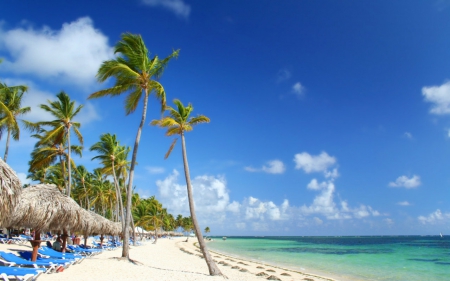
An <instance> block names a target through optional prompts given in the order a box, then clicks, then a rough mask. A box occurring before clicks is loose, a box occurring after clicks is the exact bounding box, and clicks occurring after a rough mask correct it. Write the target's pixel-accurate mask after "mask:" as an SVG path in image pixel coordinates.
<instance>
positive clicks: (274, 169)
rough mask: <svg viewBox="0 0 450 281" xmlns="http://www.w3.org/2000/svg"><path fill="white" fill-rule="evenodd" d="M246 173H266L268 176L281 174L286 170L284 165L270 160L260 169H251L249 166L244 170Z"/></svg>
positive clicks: (278, 161)
mask: <svg viewBox="0 0 450 281" xmlns="http://www.w3.org/2000/svg"><path fill="white" fill-rule="evenodd" d="M244 169H245V170H246V171H248V172H252V173H254V172H266V173H268V174H282V173H284V171H285V170H286V167H285V165H284V163H283V162H282V161H280V160H271V161H268V162H267V163H266V165H263V166H262V168H260V169H258V168H253V167H251V166H249V167H245V168H244Z"/></svg>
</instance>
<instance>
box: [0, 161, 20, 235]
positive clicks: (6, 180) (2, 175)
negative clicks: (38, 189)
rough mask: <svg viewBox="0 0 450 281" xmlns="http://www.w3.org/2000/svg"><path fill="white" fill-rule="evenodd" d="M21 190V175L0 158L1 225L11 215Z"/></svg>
mask: <svg viewBox="0 0 450 281" xmlns="http://www.w3.org/2000/svg"><path fill="white" fill-rule="evenodd" d="M21 191H22V184H21V182H20V180H19V177H18V176H17V175H16V173H15V172H14V171H13V170H12V169H11V168H10V167H9V166H8V164H6V163H5V162H4V161H3V160H2V159H0V225H2V226H4V225H5V222H6V220H7V218H9V217H10V215H11V213H12V210H14V207H15V206H16V204H17V202H18V196H19V194H20V193H21Z"/></svg>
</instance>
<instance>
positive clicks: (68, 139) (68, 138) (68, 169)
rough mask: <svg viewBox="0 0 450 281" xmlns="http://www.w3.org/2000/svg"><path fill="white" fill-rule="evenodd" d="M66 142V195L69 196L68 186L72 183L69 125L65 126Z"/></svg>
mask: <svg viewBox="0 0 450 281" xmlns="http://www.w3.org/2000/svg"><path fill="white" fill-rule="evenodd" d="M67 144H68V145H69V147H68V153H67V172H68V173H69V179H68V183H67V196H69V197H70V187H71V184H72V171H71V168H72V167H70V166H71V165H70V152H71V149H70V126H69V128H67Z"/></svg>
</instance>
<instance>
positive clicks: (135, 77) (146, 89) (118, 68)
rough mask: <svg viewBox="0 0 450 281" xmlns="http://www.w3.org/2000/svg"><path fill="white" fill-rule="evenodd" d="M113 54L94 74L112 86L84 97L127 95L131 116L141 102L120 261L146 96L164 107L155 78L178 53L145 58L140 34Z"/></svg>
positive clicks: (126, 248)
mask: <svg viewBox="0 0 450 281" xmlns="http://www.w3.org/2000/svg"><path fill="white" fill-rule="evenodd" d="M114 53H115V54H118V57H116V58H115V59H112V60H108V61H105V62H103V63H102V65H101V66H100V68H99V70H98V72H97V79H98V81H99V82H105V81H106V80H107V79H109V78H114V79H115V81H114V85H113V86H112V87H109V88H107V89H103V90H100V91H97V92H95V93H93V94H91V95H90V96H89V97H88V98H89V99H93V98H100V97H105V96H117V95H120V94H124V93H128V96H127V98H126V101H125V112H126V115H128V114H131V113H133V112H134V111H135V110H136V108H137V106H138V104H139V102H140V100H143V110H142V116H141V121H140V124H139V127H138V130H137V134H136V139H135V143H134V147H133V153H132V158H131V165H130V172H129V177H128V184H127V188H126V192H127V200H126V201H127V204H126V211H125V213H126V216H125V227H124V228H123V230H124V231H123V238H124V243H123V250H122V258H129V241H128V240H129V234H128V231H126V229H127V226H128V225H130V221H131V217H132V216H131V198H132V195H133V191H132V189H133V178H134V169H135V165H136V158H137V152H138V148H139V142H140V139H141V132H142V129H143V126H144V124H145V119H146V116H147V106H148V97H149V95H150V94H151V93H154V94H155V96H156V98H157V99H158V100H159V101H160V102H161V106H162V109H164V108H165V103H166V93H165V90H164V88H163V86H162V84H161V83H159V82H158V80H159V78H160V77H161V75H162V74H163V72H164V69H165V68H166V66H167V64H168V63H169V61H170V60H171V59H172V58H176V57H178V53H179V51H178V50H176V51H173V52H172V54H170V55H169V56H168V57H166V58H164V59H160V58H159V57H158V56H154V57H153V58H149V51H148V49H147V47H146V46H145V43H144V40H143V39H142V37H141V36H140V35H136V34H131V33H124V34H122V36H121V40H120V41H119V42H117V44H116V45H115V46H114Z"/></svg>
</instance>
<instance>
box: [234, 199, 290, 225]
mask: <svg viewBox="0 0 450 281" xmlns="http://www.w3.org/2000/svg"><path fill="white" fill-rule="evenodd" d="M242 205H243V208H242V209H243V211H244V213H245V219H247V220H260V221H265V220H271V221H277V220H287V219H288V218H289V216H288V214H287V210H288V208H289V201H288V200H284V201H283V203H282V204H281V205H280V206H277V205H276V204H275V203H273V202H272V201H267V202H262V201H261V200H259V199H258V198H254V197H252V196H250V197H249V198H248V199H246V200H244V202H243V204H242Z"/></svg>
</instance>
